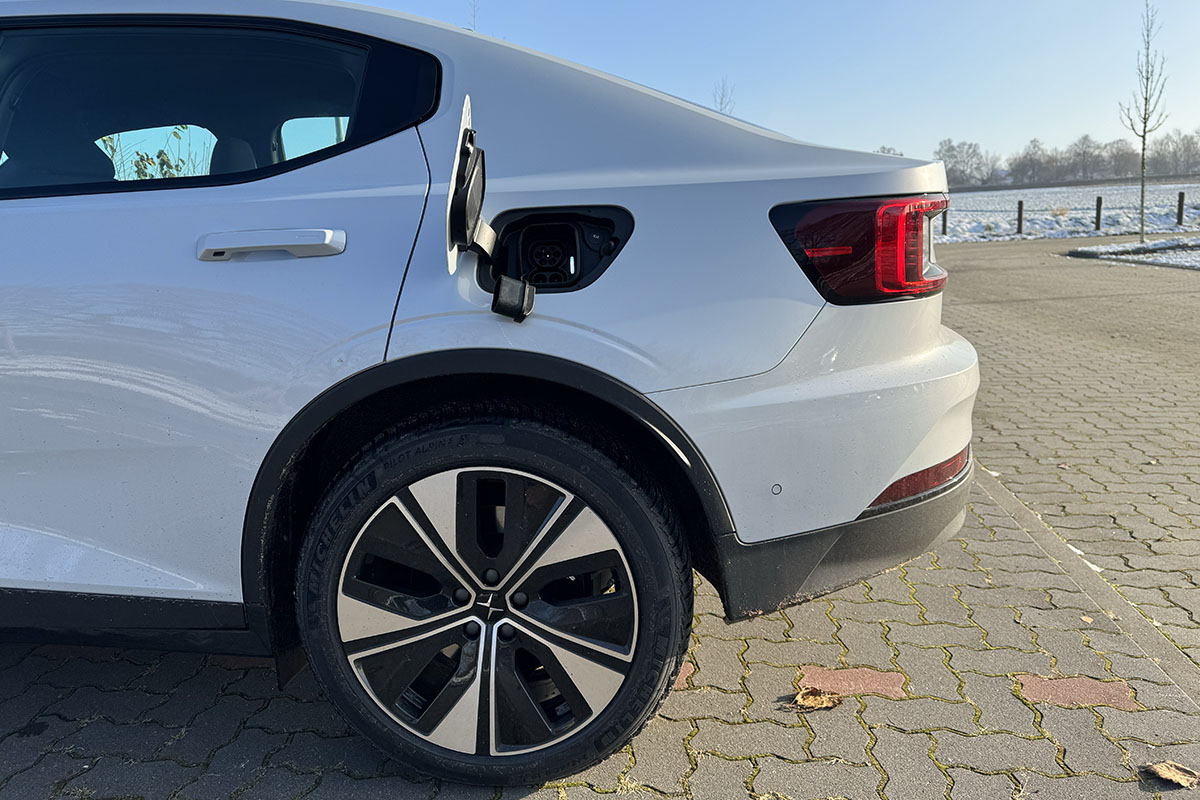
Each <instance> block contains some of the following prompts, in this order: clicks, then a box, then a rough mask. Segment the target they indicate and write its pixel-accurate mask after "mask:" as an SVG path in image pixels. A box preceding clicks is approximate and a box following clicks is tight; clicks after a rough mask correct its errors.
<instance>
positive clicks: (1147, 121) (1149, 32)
mask: <svg viewBox="0 0 1200 800" xmlns="http://www.w3.org/2000/svg"><path fill="white" fill-rule="evenodd" d="M1158 29H1159V25H1158V11H1157V10H1155V8H1154V7H1153V6H1151V5H1150V0H1146V11H1145V13H1144V14H1143V15H1142V49H1141V51H1140V52H1139V53H1138V60H1137V82H1138V86H1137V89H1135V90H1134V92H1133V99H1132V102H1130V103H1129V105H1126V104H1124V103H1121V106H1120V108H1121V121H1122V122H1123V123H1125V127H1127V128H1129V130H1130V131H1132V132H1133V135H1134V136H1136V137H1137V138H1138V139H1140V140H1141V142H1142V202H1141V226H1140V228H1139V233H1140V236H1141V241H1143V242H1144V241H1146V142H1147V140H1148V139H1149V138H1150V134H1152V133H1154V132H1155V131H1156V130H1158V129H1159V128H1161V127H1162V126H1163V123H1164V122H1166V121H1167V113H1166V111H1165V110H1163V108H1162V96H1163V87H1164V86H1165V85H1166V83H1167V76H1166V73H1165V72H1164V71H1163V67H1164V66H1165V65H1166V59H1165V58H1164V57H1163V56H1162V55H1160V54H1159V52H1158V51H1157V50H1154V49H1153V48H1152V47H1151V45H1152V44H1153V42H1154V37H1155V35H1156V34H1157V33H1158Z"/></svg>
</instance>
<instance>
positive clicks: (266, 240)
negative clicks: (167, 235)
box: [196, 228, 346, 261]
mask: <svg viewBox="0 0 1200 800" xmlns="http://www.w3.org/2000/svg"><path fill="white" fill-rule="evenodd" d="M345 249H346V232H345V231H341V230H332V229H329V228H295V229H289V230H271V231H227V232H225V233H210V234H208V235H206V236H202V237H200V243H199V245H198V246H197V248H196V257H197V258H199V259H200V260H201V261H228V260H229V259H231V258H233V257H234V256H235V255H240V254H242V253H261V252H267V251H270V250H281V251H283V252H285V253H288V254H289V255H292V256H295V257H296V258H313V257H315V256H336V255H338V254H340V253H342V252H343V251H344V250H345Z"/></svg>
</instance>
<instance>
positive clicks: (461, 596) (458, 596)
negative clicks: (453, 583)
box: [454, 589, 471, 606]
mask: <svg viewBox="0 0 1200 800" xmlns="http://www.w3.org/2000/svg"><path fill="white" fill-rule="evenodd" d="M470 599H471V593H470V592H468V591H467V590H466V589H455V590H454V602H455V603H458V604H459V605H460V606H465V605H466V604H467V601H468V600H470Z"/></svg>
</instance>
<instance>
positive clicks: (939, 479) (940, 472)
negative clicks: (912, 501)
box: [870, 446, 971, 508]
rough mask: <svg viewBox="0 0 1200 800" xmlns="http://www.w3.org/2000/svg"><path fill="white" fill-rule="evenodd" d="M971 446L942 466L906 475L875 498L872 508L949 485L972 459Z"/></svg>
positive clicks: (937, 465)
mask: <svg viewBox="0 0 1200 800" xmlns="http://www.w3.org/2000/svg"><path fill="white" fill-rule="evenodd" d="M970 452H971V448H970V446H967V447H964V448H963V451H962V452H961V453H958V454H957V455H955V456H953V457H952V458H948V459H946V460H945V461H943V462H942V463H940V464H934V465H933V466H932V467H928V468H926V469H923V470H921V471H920V472H914V473H913V474H912V475H906V476H905V477H903V478H901V479H900V480H898V481H896V482H895V483H893V484H892V485H891V486H889V487H888V488H886V489H884V490H883V494H881V495H879V497H876V498H875V502H874V503H871V506H870V507H871V508H875V507H876V506H884V505H887V504H888V503H894V502H896V501H897V500H903V499H905V498H906V497H913V496H915V495H918V494H923V493H925V492H928V491H929V490H931V489H936V488H937V487H939V486H941V485H943V484H946V483H949V482H950V481H952V480H954V478H955V477H957V476H958V474H959V473H960V472H962V471H963V470H964V469H966V467H967V460H968V459H969V458H970Z"/></svg>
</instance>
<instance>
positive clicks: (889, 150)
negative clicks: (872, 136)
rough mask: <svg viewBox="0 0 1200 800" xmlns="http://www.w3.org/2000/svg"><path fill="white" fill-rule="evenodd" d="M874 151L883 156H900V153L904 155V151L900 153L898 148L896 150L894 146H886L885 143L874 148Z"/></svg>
mask: <svg viewBox="0 0 1200 800" xmlns="http://www.w3.org/2000/svg"><path fill="white" fill-rule="evenodd" d="M875 152H876V153H883V154H884V155H885V156H902V155H904V153H901V152H900V151H899V150H897V149H896V148H894V147H888V146H887V145H886V144H885V145H882V146H880V148H879V149H878V150H876V151H875Z"/></svg>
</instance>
